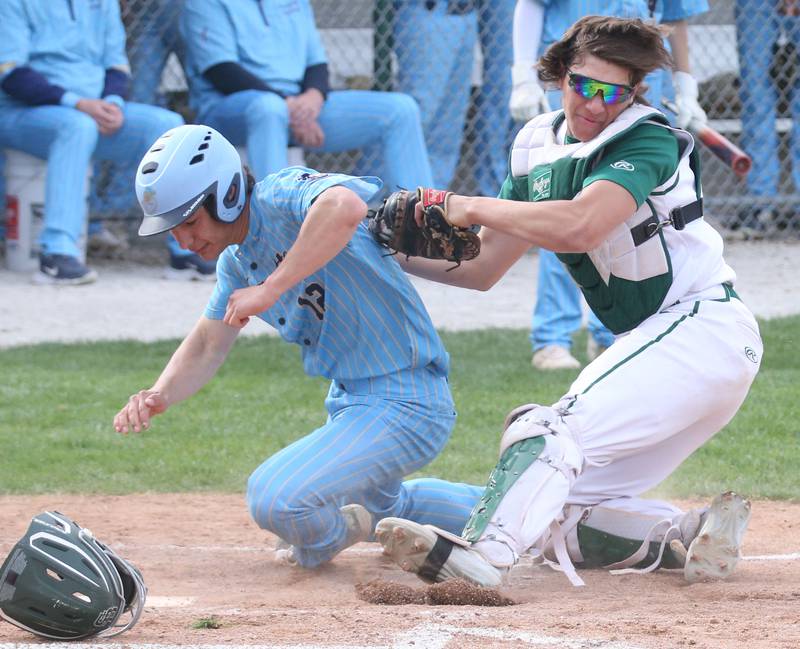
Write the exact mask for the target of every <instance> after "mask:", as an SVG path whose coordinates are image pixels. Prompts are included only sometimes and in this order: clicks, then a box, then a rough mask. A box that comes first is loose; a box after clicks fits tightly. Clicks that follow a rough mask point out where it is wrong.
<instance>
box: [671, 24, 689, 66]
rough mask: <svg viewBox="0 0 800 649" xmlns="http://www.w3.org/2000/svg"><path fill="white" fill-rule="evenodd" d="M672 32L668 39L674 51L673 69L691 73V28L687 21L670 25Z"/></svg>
mask: <svg viewBox="0 0 800 649" xmlns="http://www.w3.org/2000/svg"><path fill="white" fill-rule="evenodd" d="M669 24H670V25H671V26H672V32H671V33H670V35H669V36H668V37H667V40H669V46H670V50H671V51H672V61H673V66H672V67H673V69H674V70H677V71H680V72H691V70H690V69H689V28H688V25H687V23H686V21H685V20H679V21H677V22H674V23H669Z"/></svg>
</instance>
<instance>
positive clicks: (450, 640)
mask: <svg viewBox="0 0 800 649" xmlns="http://www.w3.org/2000/svg"><path fill="white" fill-rule="evenodd" d="M680 504H681V506H684V507H690V506H694V505H697V504H698V503H695V502H682V503H680ZM45 509H57V510H59V511H62V512H63V513H65V514H67V515H69V516H71V517H73V518H74V519H75V520H76V521H78V522H79V523H80V524H81V525H83V526H85V527H88V528H90V529H92V530H93V531H94V532H95V533H96V534H97V536H98V537H99V538H100V539H101V540H102V541H104V542H106V543H108V544H109V545H111V546H112V547H114V548H115V549H116V550H117V551H118V552H119V553H120V554H121V555H122V556H124V557H126V558H128V559H130V560H131V561H133V562H134V564H136V565H137V566H138V567H139V568H140V569H141V570H142V572H143V574H144V576H145V581H146V582H147V584H148V587H149V589H150V595H149V599H148V605H147V607H146V609H145V612H144V614H143V616H142V619H141V621H140V622H139V624H138V626H136V627H135V628H134V629H133V630H131V631H129V632H128V633H127V634H125V635H124V636H120V637H119V638H116V639H115V640H116V642H117V643H124V644H126V645H127V644H128V643H131V644H132V643H135V644H136V645H137V646H140V645H141V644H148V645H151V646H152V645H165V644H168V645H179V646H191V645H194V646H196V645H223V646H234V645H240V646H241V645H261V646H262V647H263V646H270V647H293V648H295V649H298V648H299V647H303V648H306V649H311V648H323V647H324V648H330V647H337V648H340V649H343V648H345V647H353V648H355V647H358V648H361V649H367V648H375V649H377V648H381V649H383V648H389V647H392V648H395V647H397V648H400V647H403V648H405V649H412V648H413V649H455V648H458V649H470V648H473V647H474V648H476V649H478V648H480V649H492V648H498V649H500V648H502V649H511V648H516V647H536V648H538V647H561V648H569V649H582V648H587V649H588V648H590V647H593V648H595V649H639V648H642V649H644V648H647V649H655V648H658V649H662V648H663V649H667V648H670V649H672V648H682V647H686V648H697V649H705V648H708V649H735V648H739V647H746V648H747V649H796V648H797V647H800V504H797V503H795V504H792V503H780V502H765V501H758V502H754V503H753V517H752V520H751V523H750V530H749V532H748V534H747V536H746V539H745V545H744V548H743V552H744V555H745V559H744V560H743V561H742V562H741V563H740V564H739V567H738V568H737V570H736V572H735V573H734V575H733V576H732V577H731V578H730V579H729V580H728V581H726V582H720V583H700V584H693V585H689V584H687V583H686V582H685V581H684V580H683V578H682V576H681V574H680V573H677V572H668V571H662V572H656V573H653V574H649V575H625V576H612V575H609V574H607V573H605V572H602V571H584V572H583V573H582V576H583V577H584V578H585V580H586V583H587V585H586V587H585V588H582V589H576V588H573V587H572V586H571V585H570V584H569V582H568V581H567V579H566V578H565V577H564V576H563V575H560V574H558V573H555V572H553V571H552V570H550V569H548V568H542V567H534V566H531V565H527V564H523V565H521V566H519V567H518V568H516V569H515V570H514V572H513V573H512V574H511V576H510V579H509V583H508V586H507V587H506V588H504V589H503V590H502V594H503V595H506V596H508V597H510V598H511V599H513V600H515V601H516V602H517V605H514V606H500V607H480V606H432V605H429V604H426V605H417V604H406V605H377V604H369V603H366V602H365V601H363V600H362V599H360V598H359V595H358V593H357V585H359V584H361V585H365V584H368V583H369V582H372V581H373V580H376V579H378V580H382V581H389V582H396V583H398V584H403V585H406V586H408V587H411V588H418V587H420V586H421V582H419V581H417V579H416V578H415V577H414V576H412V575H409V574H406V573H403V572H402V571H401V570H399V569H398V568H396V567H395V566H394V565H393V564H391V563H390V562H389V561H388V560H387V559H385V558H384V557H383V556H382V555H381V553H380V551H379V546H377V545H376V544H369V543H362V544H359V545H357V546H355V547H354V548H351V549H349V550H347V551H345V552H344V553H342V554H341V555H340V556H339V557H337V558H336V559H335V560H334V561H333V562H331V563H330V564H328V565H327V566H324V567H322V568H320V569H318V570H315V571H304V570H301V569H297V568H287V567H279V566H276V565H274V564H273V563H272V549H273V548H274V545H275V537H273V536H271V535H269V534H267V533H265V532H263V531H261V530H258V529H257V528H256V526H255V524H254V523H252V521H251V520H250V518H249V516H248V513H247V511H246V508H245V506H244V502H243V497H242V496H240V495H230V494H225V495H219V494H146V495H135V496H124V497H110V496H65V495H45V496H4V497H0V530H1V531H0V553H2V556H5V555H6V554H7V552H8V551H9V550H10V548H11V546H12V545H13V544H14V543H15V542H16V541H17V540H18V539H19V537H20V536H21V535H22V534H23V533H24V531H25V529H26V527H27V524H28V522H29V521H30V518H31V517H32V516H33V515H34V514H37V513H38V512H40V511H42V510H45ZM361 590H363V587H362V588H361ZM212 618H213V621H215V622H216V623H219V625H220V626H219V628H215V629H212V628H203V629H196V628H193V624H195V623H197V622H198V621H200V620H203V619H206V620H209V619H212ZM207 626H215V624H211V625H207ZM32 640H33V636H32V635H30V634H28V633H26V632H24V631H20V630H18V629H16V628H15V627H12V626H10V625H8V624H3V623H2V622H0V645H2V646H3V647H4V648H5V647H7V646H8V645H7V644H5V645H4V644H3V643H29V642H31V641H32ZM64 646H68V645H64ZM72 646H74V645H72Z"/></svg>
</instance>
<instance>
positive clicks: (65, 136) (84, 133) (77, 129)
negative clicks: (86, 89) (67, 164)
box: [57, 110, 100, 157]
mask: <svg viewBox="0 0 800 649" xmlns="http://www.w3.org/2000/svg"><path fill="white" fill-rule="evenodd" d="M63 119H64V124H63V127H62V128H61V130H60V132H59V134H58V137H57V139H58V140H59V141H61V142H63V143H64V144H65V145H67V146H69V147H72V148H73V150H74V151H75V153H76V157H80V153H81V152H89V155H91V153H92V152H93V151H94V149H95V147H96V146H97V139H98V138H99V137H100V130H99V128H98V126H97V122H95V121H94V120H93V119H92V118H91V117H89V115H87V114H86V113H82V112H80V111H77V110H71V111H70V112H69V113H66V114H65V115H64V117H63Z"/></svg>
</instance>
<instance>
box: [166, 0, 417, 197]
mask: <svg viewBox="0 0 800 649" xmlns="http://www.w3.org/2000/svg"><path fill="white" fill-rule="evenodd" d="M181 32H182V34H183V37H184V41H185V43H186V52H187V65H186V67H187V74H188V78H189V85H190V89H191V104H192V107H193V108H194V109H195V111H196V113H197V119H198V121H200V122H203V123H206V124H208V125H209V126H212V127H214V128H216V129H218V130H219V131H220V132H222V133H223V134H224V135H225V136H226V137H227V138H228V139H229V140H230V141H231V142H233V144H234V145H236V146H242V145H246V146H247V156H248V159H249V162H250V164H251V166H252V167H253V170H254V172H255V174H256V176H257V177H259V178H260V177H263V176H265V175H266V174H268V173H272V172H275V171H278V170H279V169H282V168H284V167H285V166H286V165H287V164H288V161H287V147H288V146H289V145H297V146H302V147H303V148H304V149H306V150H309V151H324V152H338V151H346V150H349V149H360V148H362V147H365V146H369V145H377V147H378V149H379V150H380V155H381V160H382V161H383V163H384V170H385V171H384V173H385V176H384V180H385V181H386V184H387V185H388V186H389V187H392V188H394V187H396V186H400V187H416V186H417V185H423V184H425V183H426V182H429V181H431V180H432V178H431V171H430V163H429V161H428V155H427V150H426V148H425V141H424V138H423V134H422V127H421V125H420V116H419V108H418V107H417V104H416V102H414V100H413V99H412V98H411V97H409V96H408V95H404V94H400V93H391V92H373V91H366V90H345V91H336V90H330V89H329V87H328V65H327V59H326V56H325V51H324V48H323V46H322V40H321V38H320V34H319V31H318V30H317V28H316V25H315V23H314V14H313V10H312V8H311V5H310V3H309V2H308V1H307V0H292V1H291V2H275V1H269V0H247V1H245V2H243V1H242V0H187V1H186V4H185V7H184V12H183V16H182V19H181Z"/></svg>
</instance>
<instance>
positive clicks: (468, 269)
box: [397, 253, 485, 290]
mask: <svg viewBox="0 0 800 649" xmlns="http://www.w3.org/2000/svg"><path fill="white" fill-rule="evenodd" d="M479 257H480V256H479ZM479 257H476V258H475V259H472V260H470V261H465V262H463V263H462V264H461V265H460V266H458V267H457V268H456V267H455V264H454V263H453V262H452V261H442V260H438V259H423V258H422V257H409V258H408V259H406V258H405V256H404V255H403V254H402V253H400V254H398V257H397V261H398V262H400V265H401V266H402V267H403V270H405V271H406V272H407V273H410V274H411V275H416V276H417V277H421V278H423V279H429V280H431V281H433V282H439V283H440V284H450V286H459V287H461V288H471V289H477V290H485V289H484V284H485V282H484V279H483V272H482V270H483V269H482V264H481V263H479V262H478V259H479Z"/></svg>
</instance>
